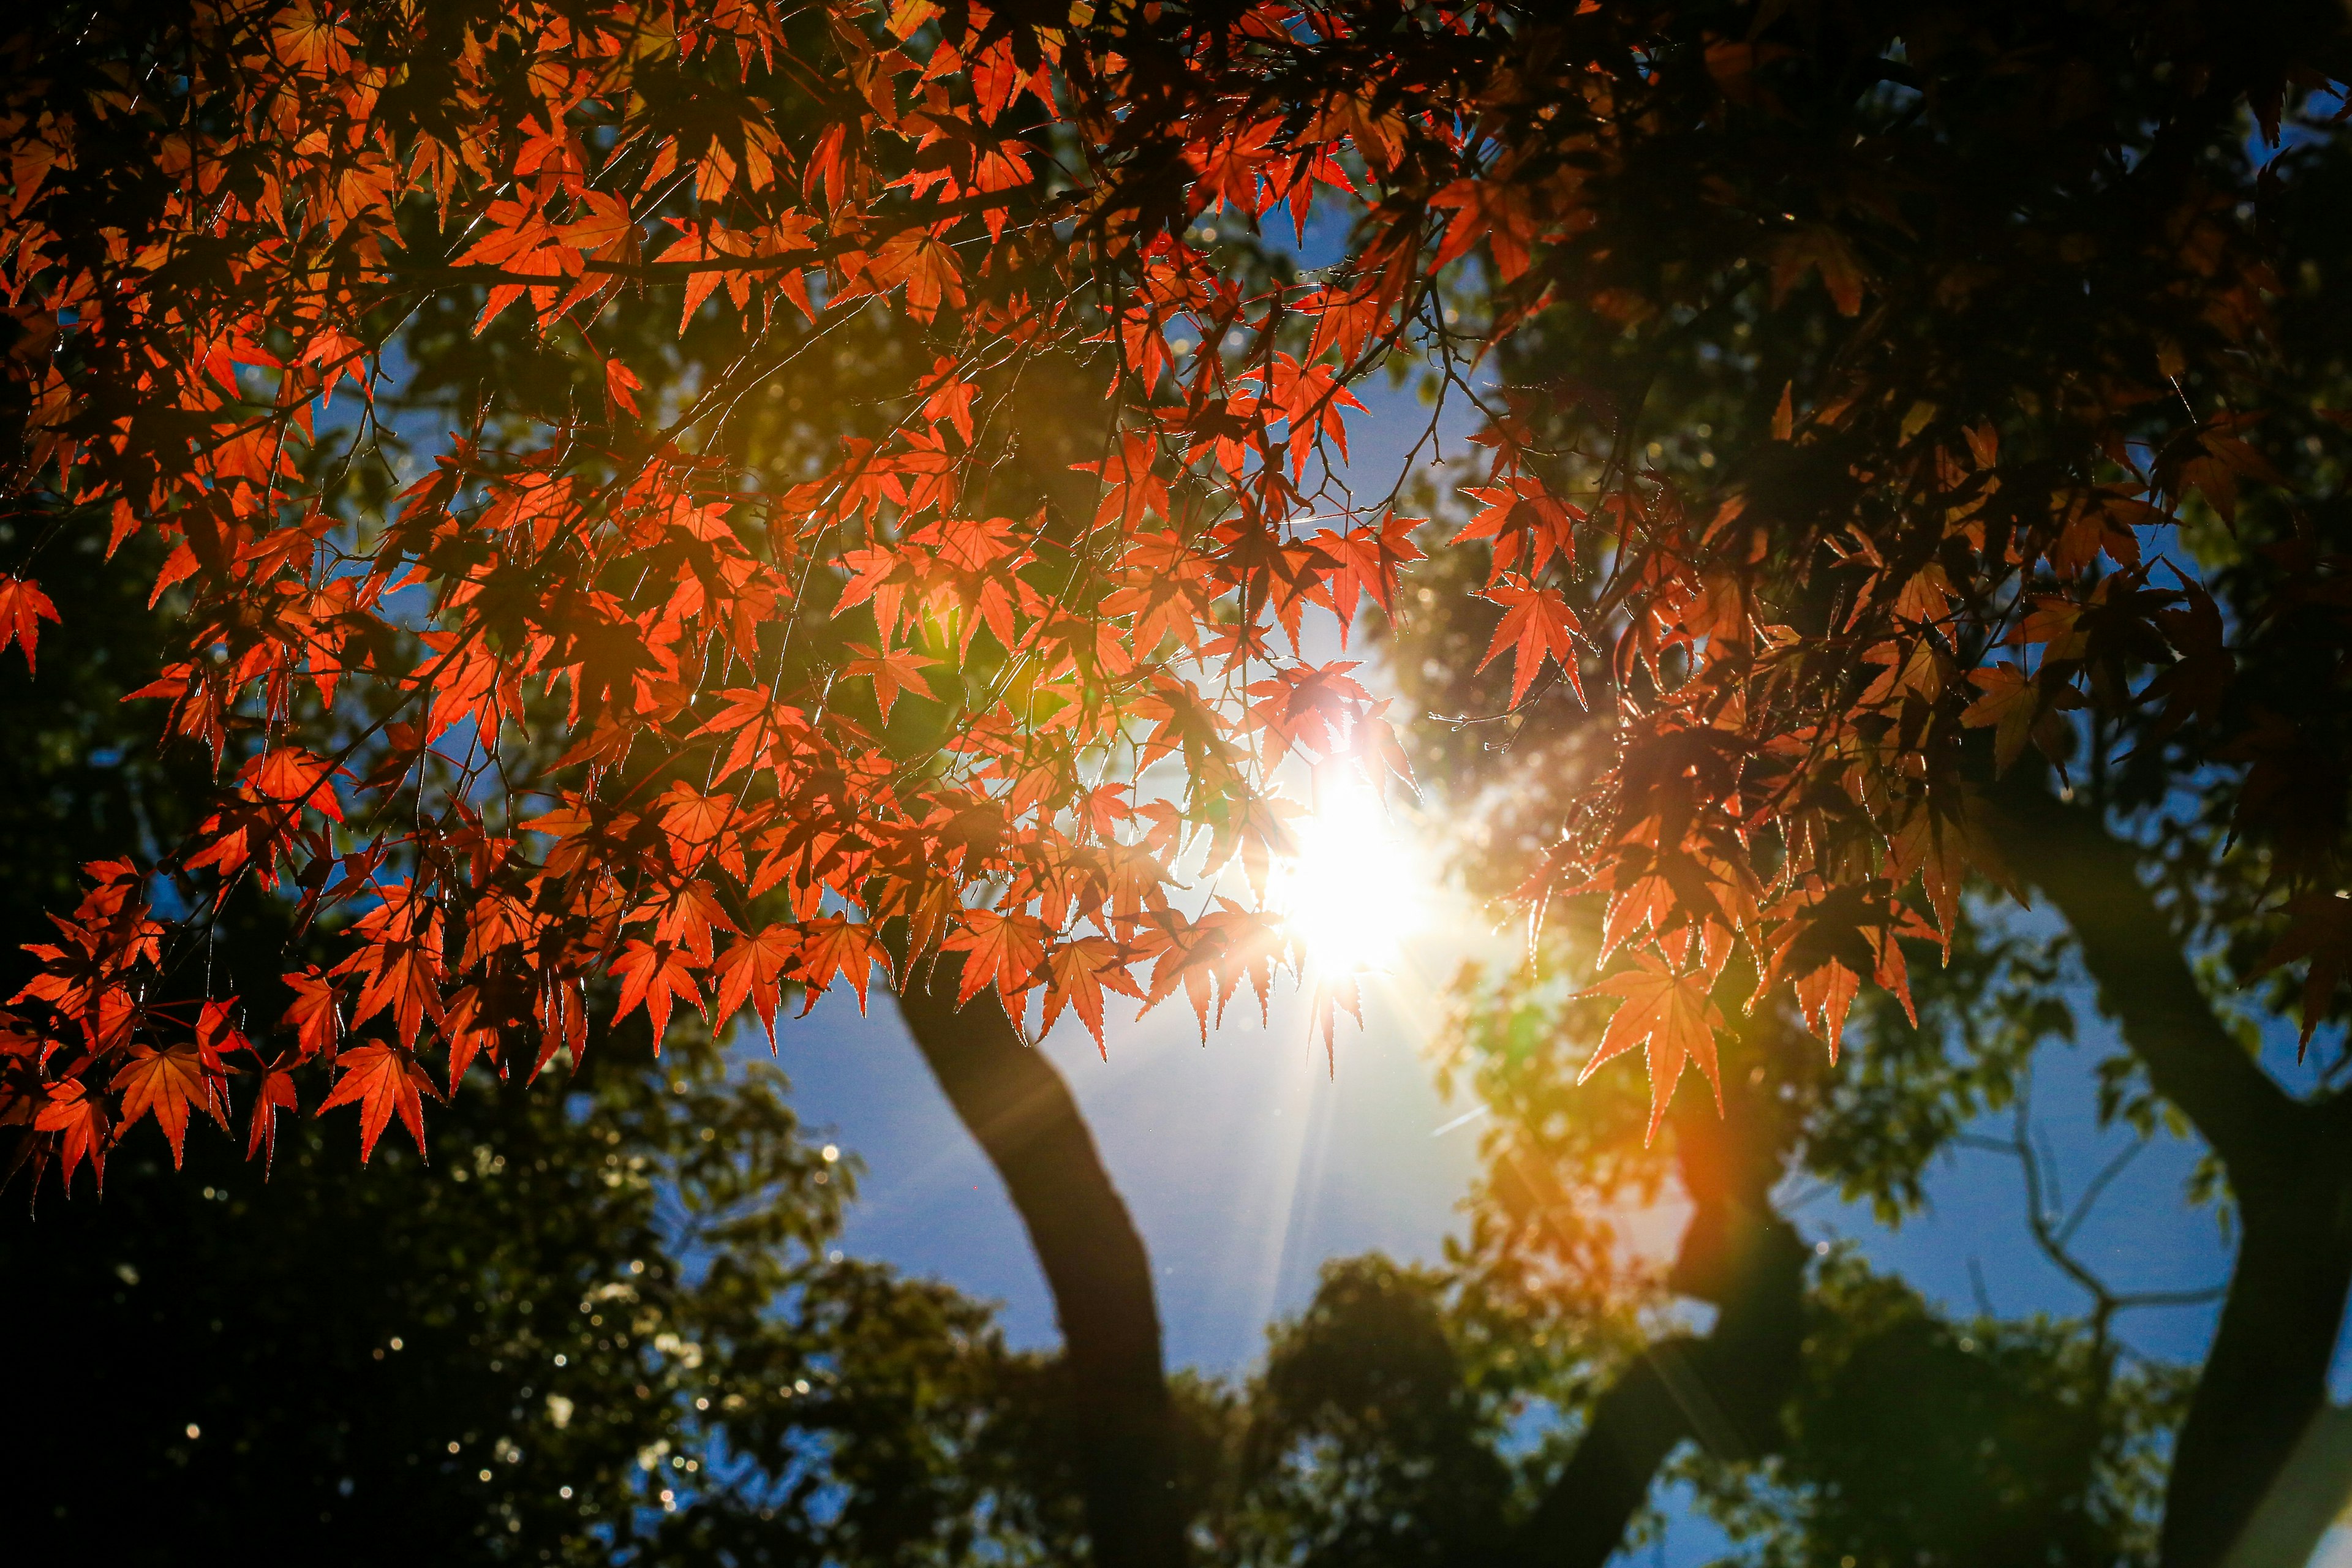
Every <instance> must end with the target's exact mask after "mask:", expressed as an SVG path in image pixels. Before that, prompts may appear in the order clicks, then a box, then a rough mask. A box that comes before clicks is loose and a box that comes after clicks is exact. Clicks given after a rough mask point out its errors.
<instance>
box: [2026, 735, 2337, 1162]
mask: <svg viewBox="0 0 2352 1568" xmlns="http://www.w3.org/2000/svg"><path fill="white" fill-rule="evenodd" d="M2012 778H2013V779H2014V778H2015V775H2012ZM1999 804H2000V809H2001V812H2002V813H2003V819H2002V820H2001V821H2000V822H1999V823H1997V824H1996V825H1995V829H1996V832H1997V834H1998V837H1999V838H2000V847H2001V849H2002V852H2003V854H2004V856H2005V858H2007V859H2008V861H2009V863H2010V865H2011V867H2013V868H2015V869H2016V870H2017V873H2018V874H2019V875H2020V876H2021V877H2022V878H2025V879H2028V880H2030V881H2031V882H2032V883H2033V885H2034V886H2036V887H2038V888H2040V889H2042V892H2043V893H2044V894H2046V895H2047V896H2048V897H2049V900H2050V901H2051V902H2052V903H2053V905H2055V906H2056V907H2057V910H2058V912H2059V914H2061V915H2062V916H2063V917H2064V918H2065V921H2066V923H2067V925H2068V926H2070V927H2072V928H2073V930H2074V937H2075V940H2076V941H2077V942H2080V943H2081V944H2082V949H2083V967H2084V969H2085V970H2087V971H2089V973H2090V976H2091V978H2092V980H2093V981H2094V982H2095V983H2096V984H2097V985H2098V988H2099V1005H2101V1006H2102V1007H2104V1008H2105V1010H2106V1011H2107V1012H2108V1014H2109V1015H2110V1016H2113V1017H2114V1018H2115V1020H2116V1026H2117V1027H2118V1028H2119V1029H2120V1030H2121V1031H2122V1034H2123V1037H2124V1042H2125V1044H2126V1045H2127V1046H2129V1047H2131V1050H2132V1053H2133V1054H2134V1055H2135V1056H2137V1057H2138V1058H2140V1060H2141V1061H2142V1062H2144V1063H2145V1064H2146V1065H2147V1076H2148V1079H2149V1081H2150V1082H2151V1083H2153V1084H2154V1085H2155V1086H2156V1091H2157V1092H2158V1094H2161V1095H2162V1096H2164V1098H2165V1099H2167V1100H2170V1101H2171V1102H2172V1103H2173V1104H2174V1105H2176V1106H2178V1107H2179V1109H2180V1110H2181V1113H2182V1114H2183V1115H2185V1116H2187V1117H2188V1118H2189V1121H2191V1122H2193V1123H2194V1124H2195V1125H2196V1128H2197V1131H2198V1132H2199V1134H2200V1136H2202V1137H2203V1138H2204V1140H2205V1142H2208V1143H2210V1144H2211V1145H2212V1147H2213V1152H2215V1153H2217V1154H2219V1155H2220V1156H2221V1159H2222V1162H2223V1163H2225V1164H2227V1165H2228V1166H2229V1167H2230V1179H2231V1185H2232V1186H2233V1187H2234V1188H2235V1189H2236V1190H2237V1192H2238V1195H2239V1197H2240V1199H2241V1200H2244V1199H2245V1198H2246V1197H2248V1196H2249V1188H2250V1187H2251V1186H2253V1185H2258V1184H2264V1183H2266V1182H2270V1181H2274V1180H2275V1178H2276V1177H2278V1176H2280V1175H2283V1174H2284V1165H2285V1164H2287V1163H2292V1162H2291V1161H2290V1160H2289V1159H2288V1151H2287V1149H2286V1148H2285V1147H2284V1146H2283V1143H2284V1142H2294V1138H2293V1137H2290V1138H2288V1139H2286V1140H2284V1141H2283V1140H2282V1136H2281V1135H2282V1133H2290V1134H2298V1133H2300V1131H2301V1130H2302V1124H2303V1123H2304V1122H2305V1121H2307V1120H2309V1119H2310V1117H2311V1115H2312V1112H2311V1110H2310V1108H2308V1107H2306V1106H2304V1105H2303V1104H2301V1103H2300V1102H2299V1101H2297V1100H2294V1099H2293V1098H2292V1097H2290V1096H2289V1095H2288V1094H2287V1093H2286V1091H2285V1090H2284V1089H2281V1088H2279V1086H2278V1085H2277V1084H2275V1083H2273V1081H2272V1080H2271V1079H2270V1077H2269V1075H2267V1074H2266V1073H2264V1072H2263V1070H2262V1068H2259V1067H2257V1066H2255V1065H2254V1063H2253V1062H2252V1060H2251V1059H2249V1058H2248V1057H2247V1056H2246V1053H2245V1052H2244V1050H2242V1048H2240V1047H2239V1045H2238V1042H2237V1041H2236V1040H2234V1039H2232V1038H2231V1036H2230V1032H2229V1031H2228V1030H2227V1029H2225V1028H2224V1027H2222V1025H2221V1019H2220V1018H2219V1017H2217V1016H2215V1014H2214V1012H2213V1006H2212V1004H2211V1003H2210V1001H2208V1000H2207V998H2206V995H2205V993H2204V990H2203V988H2202V987H2200V985H2199V984H2197V976H2196V974H2195V973H2193V972H2192V971H2191V970H2190V969H2189V963H2188V960H2187V959H2186V958H2184V957H2183V956H2182V954H2181V952H2180V945H2179V942H2177V941H2176V940H2174V938H2173V935H2172V928H2171V925H2170V922H2169V921H2167V920H2166V919H2165V917H2164V913H2163V911H2162V910H2159V909H2158V908H2157V904H2156V899H2155V897H2154V895H2152V894H2151V893H2150V892H2149V891H2148V889H2147V886H2146V885H2145V884H2144V883H2142V882H2141V881H2140V879H2139V853H2138V850H2137V848H2136V847H2134V846H2133V845H2131V844H2130V843H2128V842H2127V841H2126V840H2124V839H2122V838H2119V837H2116V835H2114V834H2113V833H2110V832H2109V831H2108V830H2107V827H2106V825H2105V823H2104V822H2102V821H2100V820H2099V818H2098V817H2097V816H2095V814H2093V813H2092V812H2090V811H2089V810H2086V809H2084V807H2081V806H2074V805H2064V804H2062V803H2061V802H2060V801H2059V800H2058V799H2057V798H2056V797H2055V796H2053V795H2051V794H2050V793H2049V792H2048V791H2047V790H2045V789H2042V788H2041V787H2039V786H2038V785H2036V784H2032V783H2031V782H2027V781H2023V780H2019V781H2017V782H2014V783H2012V784H2011V785H2009V786H2008V787H2006V788H2004V789H2003V790H2002V791H2001V793H2000V799H1999Z"/></svg>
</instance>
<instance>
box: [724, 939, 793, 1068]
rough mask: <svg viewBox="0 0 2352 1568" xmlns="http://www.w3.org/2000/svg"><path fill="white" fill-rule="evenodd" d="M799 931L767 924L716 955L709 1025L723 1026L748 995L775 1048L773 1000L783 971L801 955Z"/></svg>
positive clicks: (772, 1047) (778, 988)
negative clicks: (753, 934)
mask: <svg viewBox="0 0 2352 1568" xmlns="http://www.w3.org/2000/svg"><path fill="white" fill-rule="evenodd" d="M800 952H801V936H800V932H798V931H794V930H793V928H792V927H790V926H769V927H767V928H766V929H765V930H763V931H761V932H760V933H759V934H758V935H757V936H747V937H745V938H744V939H743V940H742V941H740V942H736V943H735V944H733V945H732V946H730V948H728V950H727V951H726V952H722V953H720V954H719V962H718V964H717V966H716V967H714V968H713V969H712V971H711V988H712V990H713V992H714V993H715V994H716V997H717V999H716V1000H715V1001H714V1002H713V1003H712V1005H711V1009H710V1016H711V1019H712V1025H711V1026H712V1027H713V1028H714V1029H716V1028H718V1027H719V1026H723V1025H724V1024H725V1023H726V1022H727V1021H728V1020H729V1019H730V1018H732V1017H733V1016H735V1014H736V1012H737V1011H738V1010H739V1009H740V1008H741V1006H742V1005H743V1003H744V1001H745V1000H746V999H747V998H748V999H749V1000H750V1002H751V1005H752V1006H753V1007H754V1008H755V1009H757V1010H758V1012H759V1015H760V1022H761V1025H762V1026H764V1027H765V1028H766V1029H767V1031H768V1049H769V1051H770V1052H771V1053H772V1052H773V1051H774V1050H775V1048H776V1000H777V994H778V992H779V990H780V989H781V985H780V982H781V981H782V978H783V974H784V972H785V971H786V970H787V969H789V968H790V967H791V966H792V964H793V961H794V960H795V959H797V958H798V957H799V956H800Z"/></svg>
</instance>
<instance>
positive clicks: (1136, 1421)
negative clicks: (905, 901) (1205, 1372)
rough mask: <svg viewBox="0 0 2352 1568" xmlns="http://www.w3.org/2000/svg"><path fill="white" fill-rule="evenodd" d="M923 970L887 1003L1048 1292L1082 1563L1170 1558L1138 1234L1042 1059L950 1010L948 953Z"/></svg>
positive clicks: (1163, 1424)
mask: <svg viewBox="0 0 2352 1568" xmlns="http://www.w3.org/2000/svg"><path fill="white" fill-rule="evenodd" d="M929 971H930V973H929V975H928V984H909V985H908V988H907V989H906V990H905V991H904V992H902V993H901V994H899V996H898V1011H899V1014H900V1015H901V1016H903V1017H904V1018H905V1019H906V1021H907V1028H908V1032H909V1033H910V1034H912V1035H913V1036H914V1038H915V1045H916V1047H917V1048H918V1049H919V1050H920V1051H921V1052H922V1053H923V1059H924V1060H925V1061H926V1062H928V1063H929V1064H930V1068H931V1074H932V1076H933V1077H934V1078H936V1079H938V1080H939V1084H940V1089H942V1090H944V1091H945V1092H946V1094H947V1097H948V1102H949V1103H950V1105H952V1106H954V1107H955V1111H956V1115H957V1116H958V1117H959V1118H961V1120H962V1121H963V1124H964V1126H965V1128H966V1129H967V1130H969V1131H971V1135H972V1137H973V1138H974V1139H976V1140H978V1142H979V1143H980V1146H981V1148H982V1151H983V1152H986V1154H987V1155H988V1159H989V1163H991V1164H992V1165H993V1166H995V1167H996V1173H997V1174H998V1176H999V1177H1001V1178H1002V1179H1003V1183H1004V1187H1005V1191H1006V1192H1007V1193H1008V1194H1010V1195H1011V1197H1012V1199H1013V1207H1014V1208H1015V1209H1017V1210H1018V1211H1019V1212H1020V1215H1021V1223H1022V1224H1023V1225H1024V1226H1026V1227H1027V1229H1028V1232H1029V1241H1030V1245H1031V1246H1032V1247H1034V1249H1035V1251H1036V1255H1037V1262H1038V1266H1039V1267H1040V1268H1042V1269H1043V1270H1044V1272H1045V1282H1046V1285H1047V1286H1048V1288H1049V1289H1051V1290H1052V1291H1053V1296H1054V1316H1055V1321H1057V1322H1058V1323H1059V1325H1060V1327H1061V1331H1062V1343H1063V1347H1064V1349H1063V1355H1064V1360H1065V1364H1066V1369H1067V1371H1068V1374H1069V1388H1070V1397H1071V1401H1072V1415H1073V1420H1074V1425H1075V1427H1076V1432H1075V1436H1076V1464H1077V1470H1078V1478H1079V1485H1080V1488H1081V1489H1082V1491H1083V1492H1084V1501H1085V1506H1086V1516H1087V1534H1088V1536H1089V1537H1090V1538H1091V1540H1092V1542H1093V1545H1094V1561H1095V1562H1096V1563H1097V1564H1099V1565H1101V1568H1113V1565H1116V1568H1181V1564H1182V1563H1184V1561H1185V1558H1186V1552H1185V1540H1184V1520H1183V1516H1182V1509H1181V1500H1180V1497H1179V1494H1178V1492H1177V1490H1176V1487H1175V1455H1176V1444H1175V1441H1174V1430H1173V1421H1174V1415H1173V1410H1172V1407H1171V1404H1170V1401H1169V1397H1168V1384H1167V1378H1166V1375H1165V1373H1164V1371H1163V1369H1162V1367H1161V1364H1160V1311H1159V1308H1158V1306H1157V1304H1156V1302H1155V1301H1154V1300H1153V1296H1152V1289H1151V1261H1150V1256H1149V1255H1148V1254H1147V1253H1146V1252H1145V1250H1144V1246H1143V1238H1142V1237H1141V1236H1140V1235H1139V1234H1138V1233H1137V1231H1136V1228H1135V1222H1134V1220H1133V1219H1132V1218H1131V1217H1130V1216H1129V1214H1128V1211H1127V1205H1126V1204H1125V1203H1124V1202H1123V1201H1121V1199H1120V1197H1119V1195H1118V1188H1117V1187H1115V1186H1113V1185H1112V1184H1111V1179H1110V1173H1109V1172H1108V1171H1107V1170H1105V1169H1104V1168H1103V1163H1102V1157H1101V1155H1100V1153H1099V1152H1097V1149H1096V1147H1095V1141H1094V1138H1093V1135H1092V1134H1091V1133H1089V1132H1088V1131H1087V1124H1086V1119H1085V1118H1084V1116H1082V1115H1081V1114H1080V1112H1079V1110H1078V1106H1077V1101H1076V1100H1074V1099H1072V1098H1071V1095H1070V1090H1069V1086H1068V1085H1067V1084H1066V1083H1064V1082H1063V1081H1062V1077H1061V1075H1060V1074H1059V1073H1057V1072H1055V1070H1054V1065H1053V1063H1051V1062H1050V1061H1048V1060H1047V1059H1046V1058H1045V1054H1044V1053H1043V1052H1041V1051H1039V1050H1036V1049H1034V1047H1031V1046H1029V1045H1027V1044H1026V1043H1024V1041H1023V1040H1022V1038H1021V1037H1020V1036H1019V1035H1018V1034H1017V1033H1016V1032H1015V1031H1014V1030H1013V1025H1012V1023H1011V1021H1010V1020H1009V1019H1007V1018H1006V1017H1005V1016H1004V1011H1003V1008H1002V1007H1000V1006H999V1005H997V1004H996V1002H995V1001H994V999H993V997H986V998H980V999H976V1000H975V1002H974V1004H973V1005H971V1006H968V1007H965V1008H963V1009H961V1011H959V1010H958V1008H957V1006H956V1003H955V995H956V984H957V978H958V976H959V974H960V973H961V963H960V962H959V960H958V959H957V958H956V957H955V956H954V955H949V956H948V957H946V958H943V959H941V960H940V961H939V962H937V963H932V964H931V965H929Z"/></svg>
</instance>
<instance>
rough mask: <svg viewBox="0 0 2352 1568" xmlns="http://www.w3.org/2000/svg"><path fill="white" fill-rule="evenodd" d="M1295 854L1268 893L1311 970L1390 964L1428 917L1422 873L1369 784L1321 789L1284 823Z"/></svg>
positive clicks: (1334, 970) (1424, 874) (1373, 967)
mask: <svg viewBox="0 0 2352 1568" xmlns="http://www.w3.org/2000/svg"><path fill="white" fill-rule="evenodd" d="M1290 826H1291V833H1292V836H1293V837H1294V839H1295V840H1296V850H1297V852H1296V853H1295V854H1294V855H1293V856H1291V857H1290V858H1288V859H1286V860H1285V861H1282V862H1280V863H1279V864H1277V866H1276V868H1275V873H1274V876H1273V879H1272V880H1271V882H1270V883H1269V885H1268V887H1267V889H1266V891H1267V898H1268V900H1269V902H1270V903H1271V904H1272V905H1273V907H1274V909H1275V910H1276V912H1278V913H1279V914H1280V915H1281V916H1282V919H1283V922H1284V924H1285V925H1286V926H1287V927H1288V928H1289V930H1290V932H1291V934H1292V936H1294V937H1295V938H1297V941H1298V942H1299V944H1300V945H1301V946H1302V947H1303V948H1304V949H1305V950H1306V956H1307V963H1308V965H1309V966H1310V967H1312V968H1315V969H1318V970H1321V971H1323V972H1326V973H1346V972H1350V971H1355V970H1364V969H1370V970H1383V969H1389V968H1392V967H1394V965H1395V964H1396V963H1397V961H1398V960H1399V959H1400V958H1401V957H1402V955H1403V952H1404V946H1405V943H1406V942H1408V941H1410V940H1411V939H1412V936H1413V935H1414V934H1415V933H1417V932H1418V931H1421V930H1422V928H1423V925H1424V924H1425V923H1426V921H1427V920H1428V918H1429V895H1428V886H1429V881H1428V874H1427V870H1426V868H1424V867H1423V865H1422V863H1421V860H1420V858H1419V857H1418V856H1416V855H1415V854H1414V853H1413V849H1412V845H1411V844H1410V843H1408V842H1407V840H1406V838H1405V837H1404V835H1403V834H1402V832H1400V831H1399V824H1398V823H1397V822H1396V820H1395V819H1394V818H1392V817H1391V816H1390V815H1389V813H1388V811H1387V809H1386V808H1385V807H1384V806H1382V805H1381V800H1380V797H1379V796H1378V795H1376V794H1374V793H1373V791H1372V790H1371V789H1370V786H1368V785H1365V784H1360V783H1348V784H1338V785H1334V786H1331V787H1327V788H1326V789H1324V790H1323V791H1322V792H1321V799H1320V800H1318V802H1317V804H1316V807H1315V809H1314V810H1313V811H1311V812H1309V813H1308V814H1307V815H1306V816H1302V817H1299V818H1297V820H1296V821H1294V822H1293V823H1292V824H1291V825H1290Z"/></svg>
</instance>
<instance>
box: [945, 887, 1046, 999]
mask: <svg viewBox="0 0 2352 1568" xmlns="http://www.w3.org/2000/svg"><path fill="white" fill-rule="evenodd" d="M940 952H961V953H964V954H966V955H967V956H966V957H965V959H964V961H963V979H962V981H961V984H959V985H958V986H957V988H956V1005H957V1006H959V1007H961V1006H962V1005H964V1004H965V1003H967V1002H969V1001H971V999H972V998H973V997H974V996H976V995H978V994H980V991H981V988H982V986H986V985H991V984H993V985H994V986H995V987H996V992H997V994H998V995H1000V996H1002V997H1003V998H1004V1010H1005V1012H1007V1013H1008V1014H1013V1016H1016V1017H1017V1016H1019V1015H1018V1007H1019V1004H1018V1001H1017V998H1019V997H1020V996H1022V995H1023V994H1025V993H1026V992H1027V991H1028V989H1029V985H1030V977H1031V976H1032V975H1034V974H1035V973H1037V966H1038V965H1039V964H1041V963H1044V962H1045V925H1044V924H1043V923H1042V922H1041V921H1038V920H1037V919H1036V918H1035V917H1034V916H1033V915H1017V914H1016V915H1001V914H998V913H997V912H996V911H995V910H966V911H965V912H964V915H963V929H961V931H954V932H951V933H950V935H949V937H948V939H947V940H946V941H945V942H941V943H940Z"/></svg>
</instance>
